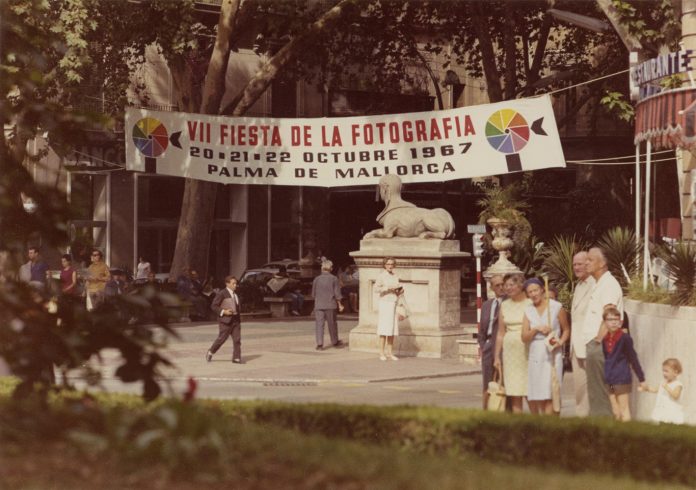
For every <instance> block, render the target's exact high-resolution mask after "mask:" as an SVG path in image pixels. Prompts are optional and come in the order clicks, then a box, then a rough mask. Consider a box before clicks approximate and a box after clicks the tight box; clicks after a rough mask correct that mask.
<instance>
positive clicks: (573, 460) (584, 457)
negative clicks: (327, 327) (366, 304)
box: [0, 382, 696, 487]
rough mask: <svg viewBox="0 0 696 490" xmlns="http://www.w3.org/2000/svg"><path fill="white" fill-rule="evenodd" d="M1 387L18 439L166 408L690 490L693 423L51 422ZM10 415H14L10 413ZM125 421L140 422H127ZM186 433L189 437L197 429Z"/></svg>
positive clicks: (312, 412)
mask: <svg viewBox="0 0 696 490" xmlns="http://www.w3.org/2000/svg"><path fill="white" fill-rule="evenodd" d="M8 388H9V386H8V385H7V384H5V385H4V386H3V383H2V382H0V402H3V398H4V402H3V403H0V411H2V412H4V413H3V417H2V418H5V420H12V421H13V422H12V424H0V428H2V429H4V430H2V431H0V432H4V435H5V436H10V437H12V434H13V433H15V434H16V435H18V436H19V435H20V434H21V433H26V432H32V433H34V434H36V435H38V436H50V435H55V434H56V432H61V431H65V430H70V429H71V428H77V427H76V426H79V427H85V428H88V427H91V430H96V431H97V432H99V433H109V432H112V431H113V430H114V427H113V425H114V424H116V425H118V424H119V423H121V424H123V421H124V420H126V421H128V420H129V419H130V423H131V424H135V425H134V426H133V427H139V426H141V425H142V424H145V425H148V424H150V422H148V421H147V419H146V418H143V417H146V413H147V412H148V411H149V412H153V413H154V412H157V411H158V410H159V408H160V407H163V406H164V410H165V411H164V412H163V413H167V411H168V412H171V410H172V409H173V410H175V411H176V412H177V413H180V414H181V416H180V417H179V419H178V420H180V421H181V422H182V423H184V425H183V427H188V425H189V424H186V423H185V421H186V420H187V419H188V420H189V421H192V420H191V417H193V418H195V419H200V418H201V417H203V418H204V419H205V418H206V417H208V418H210V419H211V421H210V422H209V423H208V424H203V426H205V431H204V432H206V433H211V432H217V429H215V424H216V422H215V421H216V420H220V418H221V417H222V418H226V417H224V415H228V416H230V419H238V420H243V421H250V422H255V423H260V424H270V425H274V426H277V427H281V428H286V429H292V430H296V431H300V432H302V433H305V434H318V435H324V436H327V437H331V438H343V439H347V440H354V441H358V442H362V443H368V444H375V445H388V446H392V447H394V446H397V447H400V448H403V449H405V450H410V451H417V452H421V453H422V452H425V453H429V454H451V455H465V454H474V455H477V456H479V457H481V458H484V459H488V460H491V461H493V462H496V463H510V464H515V465H520V464H523V465H534V466H537V467H539V468H552V469H555V470H563V471H570V472H581V471H582V472H594V473H607V474H612V475H615V476H628V477H631V478H634V479H637V480H648V481H658V480H659V481H662V482H673V483H681V484H685V485H688V486H691V487H696V465H694V461H696V427H691V426H675V425H669V424H663V425H652V424H646V423H642V422H630V423H617V422H614V421H612V420H608V419H587V418H582V419H581V418H562V419H561V418H555V417H535V416H531V415H512V414H497V413H489V412H483V411H477V410H456V409H445V408H432V407H408V406H396V407H376V406H353V405H337V404H292V403H279V402H269V401H256V402H245V401H234V400H226V401H219V400H204V401H202V402H199V403H196V404H189V405H186V404H181V403H177V402H175V401H171V400H169V401H168V400H164V399H160V400H159V401H157V402H156V403H152V404H149V405H144V404H143V402H142V400H141V399H139V398H138V397H135V396H128V395H120V394H116V395H101V396H99V397H98V400H97V401H95V402H89V400H88V403H87V404H85V403H84V401H83V400H80V396H81V395H80V394H72V395H70V394H68V395H64V396H61V397H58V398H57V399H56V400H54V403H55V405H54V407H56V408H54V409H53V410H51V416H50V417H39V418H38V419H37V418H34V417H31V419H33V420H31V419H28V418H25V417H22V416H21V413H27V412H26V411H25V410H26V409H21V408H18V407H16V406H14V404H11V403H8V400H7V398H5V397H3V396H2V392H3V391H5V390H7V389H8ZM61 406H62V407H63V408H60V407H61ZM168 406H169V407H170V408H167V407H168ZM14 410H19V411H18V413H16V414H15V415H13V414H12V412H13V411H14ZM128 414H132V415H131V416H128ZM136 414H141V415H136ZM185 414H188V415H185ZM76 416H77V417H76ZM133 416H135V417H136V418H138V419H139V420H137V421H134V420H133V419H132V417H133ZM123 417H126V419H124V418H123ZM119 420H120V421H121V422H118V421H119ZM136 422H137V423H136ZM25 423H26V424H28V425H26V426H25V425H24V424H25ZM201 423H202V422H201ZM209 424H210V425H209ZM3 426H4V427H3ZM187 430H189V429H187ZM193 432H194V434H195V438H198V437H199V435H200V434H199V429H195V430H193ZM112 435H113V432H112ZM204 442H205V441H204Z"/></svg>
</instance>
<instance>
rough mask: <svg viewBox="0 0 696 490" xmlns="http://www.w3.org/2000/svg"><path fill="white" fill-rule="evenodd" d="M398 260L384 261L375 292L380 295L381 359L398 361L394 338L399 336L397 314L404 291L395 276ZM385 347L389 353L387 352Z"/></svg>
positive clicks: (379, 333)
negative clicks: (394, 349)
mask: <svg viewBox="0 0 696 490" xmlns="http://www.w3.org/2000/svg"><path fill="white" fill-rule="evenodd" d="M395 267H396V260H394V258H393V257H386V258H385V259H384V270H383V271H382V272H381V273H380V275H379V276H378V277H377V281H376V282H375V290H376V291H377V294H379V302H378V303H377V309H378V312H377V335H379V359H380V360H381V361H386V360H387V359H391V360H392V361H397V360H398V359H399V358H398V357H396V356H395V355H394V354H393V352H392V351H393V348H394V337H395V336H397V335H399V315H397V312H396V306H397V304H398V300H399V297H400V296H401V295H402V294H403V293H404V289H403V288H402V287H401V286H399V278H398V277H397V275H396V274H394V268H395ZM385 345H386V347H387V351H386V352H385V350H384V348H385Z"/></svg>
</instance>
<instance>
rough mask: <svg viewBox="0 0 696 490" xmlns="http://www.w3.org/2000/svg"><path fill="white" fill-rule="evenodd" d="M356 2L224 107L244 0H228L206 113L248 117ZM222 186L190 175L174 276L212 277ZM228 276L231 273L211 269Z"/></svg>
mask: <svg viewBox="0 0 696 490" xmlns="http://www.w3.org/2000/svg"><path fill="white" fill-rule="evenodd" d="M354 1H355V0H343V1H341V2H340V3H338V4H337V5H336V6H335V7H333V8H332V9H330V10H329V11H327V12H326V13H325V14H324V15H323V16H322V17H321V18H320V19H318V20H317V21H316V22H314V23H313V24H312V25H311V26H310V27H309V28H308V29H307V30H306V31H305V32H304V33H303V34H302V35H301V36H298V37H296V38H294V39H293V40H291V41H290V42H289V43H288V44H286V45H285V46H283V47H282V48H281V49H280V51H278V53H276V55H275V56H273V58H271V59H270V60H269V61H268V62H267V63H266V64H265V65H264V67H263V68H262V69H261V70H260V71H259V72H258V73H257V74H256V75H255V76H254V78H252V79H251V80H250V81H249V83H247V85H246V87H244V89H243V90H242V91H241V92H240V93H239V95H237V96H236V97H235V98H234V100H233V102H232V103H231V104H229V105H227V106H226V107H225V108H224V109H223V110H222V111H220V103H221V102H222V97H223V95H224V93H225V75H226V73H227V64H228V61H229V56H230V42H229V41H230V38H231V36H232V35H233V30H234V27H235V19H236V17H237V13H238V10H239V5H240V1H239V0H225V1H224V2H223V4H222V7H221V11H220V21H219V22H218V33H217V37H216V40H215V47H214V49H213V53H212V55H211V58H210V64H209V65H208V73H207V76H206V80H205V89H204V91H203V96H202V102H201V112H203V113H205V114H230V115H232V116H235V117H239V116H243V115H244V114H245V113H246V111H247V110H249V108H250V107H251V106H252V105H253V104H254V102H256V101H257V100H258V98H259V97H260V96H261V95H262V94H263V93H264V92H265V91H266V89H267V88H268V86H269V85H270V84H271V82H272V81H273V80H274V78H275V77H276V75H277V74H278V72H279V71H280V70H281V69H282V68H283V67H284V66H285V65H286V64H287V63H288V62H289V61H290V60H292V58H293V57H294V55H295V53H296V50H297V47H298V46H300V45H301V42H302V41H304V40H305V39H307V38H308V37H310V36H312V35H314V34H315V33H317V32H319V31H320V30H322V29H325V28H326V27H327V26H329V25H330V24H331V23H332V22H333V21H335V20H337V19H338V18H339V17H340V16H341V14H342V12H343V10H344V8H345V7H346V5H348V4H351V3H353V2H354ZM216 194H217V184H216V183H213V182H202V181H196V180H193V179H187V180H186V185H185V187H184V199H183V203H182V209H181V218H180V220H179V231H178V233H177V237H176V247H175V249H174V258H173V260H172V268H171V271H170V273H169V276H170V278H175V277H176V276H178V275H179V274H180V273H181V271H182V270H183V269H184V267H194V268H196V269H197V270H200V271H201V272H203V271H205V274H206V275H208V271H207V265H208V254H209V249H210V236H211V233H212V229H213V216H214V210H215V197H216ZM210 272H211V273H216V274H219V275H226V274H227V273H228V272H229V271H210Z"/></svg>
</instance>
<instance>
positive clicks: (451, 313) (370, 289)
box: [349, 238, 469, 358]
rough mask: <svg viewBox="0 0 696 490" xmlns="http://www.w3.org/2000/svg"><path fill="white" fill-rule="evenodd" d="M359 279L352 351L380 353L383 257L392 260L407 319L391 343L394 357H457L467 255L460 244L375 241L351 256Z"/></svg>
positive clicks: (394, 239) (400, 239) (351, 334)
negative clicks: (377, 285)
mask: <svg viewBox="0 0 696 490" xmlns="http://www.w3.org/2000/svg"><path fill="white" fill-rule="evenodd" d="M350 255H351V257H353V259H354V260H355V263H356V265H357V266H358V268H359V271H360V274H359V277H360V320H359V322H358V326H357V327H355V328H354V329H353V330H351V332H350V337H349V342H350V349H351V350H356V351H364V352H379V337H378V336H377V303H378V299H379V296H378V294H377V293H376V292H375V290H374V285H375V281H376V279H377V276H378V275H379V274H380V273H381V271H382V270H383V266H382V264H383V260H384V258H385V257H394V258H395V259H396V269H395V270H394V273H395V274H396V275H397V276H399V279H400V281H401V284H402V286H403V287H404V295H405V298H406V302H407V304H408V307H409V309H410V310H411V316H410V317H409V318H407V319H405V320H403V321H402V322H400V324H399V336H398V337H397V338H396V339H395V341H394V353H395V354H396V355H397V356H399V355H400V356H418V357H431V358H456V357H457V356H458V346H457V339H458V338H461V336H462V333H463V332H462V328H461V325H460V306H459V305H460V303H459V302H460V288H461V283H460V280H461V266H462V262H463V260H464V258H465V257H468V256H469V254H468V253H466V252H460V251H459V241H458V240H424V239H419V238H391V239H386V238H373V239H368V240H362V241H361V242H360V250H359V251H356V252H351V254H350Z"/></svg>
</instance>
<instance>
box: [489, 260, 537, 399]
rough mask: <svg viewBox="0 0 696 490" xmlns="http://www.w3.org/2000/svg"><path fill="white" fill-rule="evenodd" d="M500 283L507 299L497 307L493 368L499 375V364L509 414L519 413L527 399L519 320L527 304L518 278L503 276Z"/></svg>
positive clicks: (520, 320) (521, 279)
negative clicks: (525, 398)
mask: <svg viewBox="0 0 696 490" xmlns="http://www.w3.org/2000/svg"><path fill="white" fill-rule="evenodd" d="M503 281H504V283H505V294H506V295H507V299H506V300H505V301H503V303H502V304H501V305H500V315H499V316H498V339H497V340H496V343H495V362H494V364H493V365H494V366H495V368H496V369H498V370H499V371H500V369H501V361H502V369H503V371H502V374H503V383H504V385H505V394H506V395H507V396H508V398H509V399H510V404H511V407H512V411H513V412H514V413H521V412H522V404H523V400H524V397H525V396H527V347H526V346H525V344H524V343H523V342H522V335H521V332H522V320H523V319H524V311H525V309H526V308H527V306H529V305H530V304H531V301H530V300H529V299H528V298H527V295H526V294H525V292H524V289H523V287H522V283H523V282H524V276H523V275H522V274H505V277H504V278H503ZM501 351H502V357H501Z"/></svg>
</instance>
